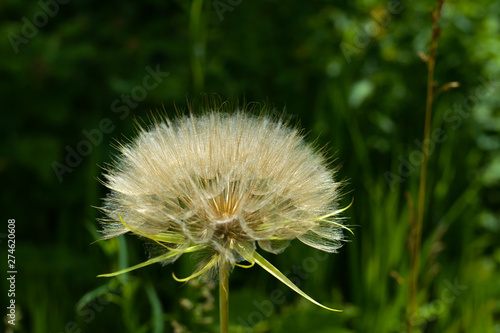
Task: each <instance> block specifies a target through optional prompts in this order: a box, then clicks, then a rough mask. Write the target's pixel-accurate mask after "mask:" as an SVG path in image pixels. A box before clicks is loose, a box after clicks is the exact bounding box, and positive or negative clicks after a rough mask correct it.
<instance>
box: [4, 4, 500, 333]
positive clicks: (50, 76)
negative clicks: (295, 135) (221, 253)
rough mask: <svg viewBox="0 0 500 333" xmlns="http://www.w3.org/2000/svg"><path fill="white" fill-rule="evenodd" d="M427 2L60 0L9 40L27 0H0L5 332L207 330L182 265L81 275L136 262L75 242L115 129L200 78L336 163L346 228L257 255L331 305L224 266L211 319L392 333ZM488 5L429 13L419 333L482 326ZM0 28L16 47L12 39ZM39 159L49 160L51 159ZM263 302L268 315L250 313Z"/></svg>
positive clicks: (493, 296)
mask: <svg viewBox="0 0 500 333" xmlns="http://www.w3.org/2000/svg"><path fill="white" fill-rule="evenodd" d="M49 2H50V1H48V2H46V3H49ZM50 3H54V2H50ZM231 3H232V4H231ZM236 3H238V4H236ZM221 4H222V5H221ZM224 5H225V7H224ZM431 5H433V2H432V1H421V2H418V1H400V2H399V1H387V2H380V1H368V0H364V1H357V2H346V1H310V2H304V1H302V2H286V3H281V2H277V1H239V2H238V1H232V2H230V1H224V0H223V1H212V2H207V1H196V0H195V1H192V2H188V1H155V0H148V1H143V2H120V3H117V2H104V3H103V2H97V1H92V0H89V1H77V0H74V1H70V2H68V3H66V4H62V3H61V4H59V6H58V9H57V10H56V12H55V13H54V15H49V14H46V16H47V17H48V19H47V23H46V24H44V25H43V26H40V27H37V32H36V33H33V36H32V37H29V38H28V37H26V36H23V31H24V32H26V31H29V28H27V27H26V25H27V23H26V22H33V17H34V15H35V16H36V15H40V14H37V13H39V12H40V11H45V12H47V9H43V8H44V7H43V6H41V5H40V3H39V2H31V3H29V4H27V3H21V2H20V1H15V0H10V1H4V2H3V3H1V4H0V13H1V14H0V16H1V17H2V20H1V23H0V32H1V34H2V35H3V36H4V37H3V39H2V43H0V53H1V54H2V61H1V62H0V73H1V75H2V80H1V81H0V88H1V89H0V98H1V101H2V110H3V111H2V117H3V119H2V122H1V125H0V126H1V133H2V141H1V142H2V144H1V145H0V156H1V157H0V179H1V183H2V185H3V191H2V194H1V202H2V207H3V212H4V216H5V217H4V219H7V218H15V219H16V221H17V230H16V232H17V239H16V245H17V247H16V249H17V251H16V259H17V266H18V268H19V272H20V273H19V275H18V280H17V285H16V289H17V290H16V302H17V303H16V304H17V305H18V313H19V314H22V318H21V320H20V323H19V324H18V325H16V327H15V328H14V332H44V333H45V332H52V333H55V332H57V333H59V332H96V333H98V332H216V331H217V329H218V319H217V318H218V315H217V310H216V309H217V301H216V300H214V299H213V297H215V296H214V295H216V294H217V293H216V289H214V287H213V286H211V285H209V286H205V285H203V284H196V283H194V284H193V283H189V284H185V285H183V284H180V283H178V282H175V281H174V280H173V279H172V278H171V273H172V272H175V273H176V275H177V276H188V275H189V274H190V273H192V271H193V268H192V265H191V264H192V263H191V262H189V260H186V259H185V258H182V260H180V261H178V262H176V263H174V264H173V265H169V266H165V267H162V266H161V265H158V264H157V265H151V266H148V267H146V268H143V269H141V270H137V271H133V272H130V273H128V274H127V276H126V277H117V278H110V279H104V278H97V277H96V276H97V275H98V274H102V273H107V272H110V271H115V270H119V269H123V268H126V267H129V266H131V265H134V264H136V263H139V262H142V261H144V260H146V259H147V258H146V255H145V254H144V249H143V247H142V242H141V241H140V240H137V239H135V238H133V237H127V236H125V237H121V238H120V241H117V240H110V241H106V242H97V243H92V242H93V241H95V240H96V239H97V238H98V237H99V236H98V234H97V233H96V232H95V230H96V229H97V228H98V226H97V223H96V222H95V219H96V218H97V217H100V213H99V212H98V211H97V210H96V209H95V208H92V207H91V206H98V205H99V204H100V203H99V201H100V199H99V198H101V197H103V196H104V195H105V190H104V188H103V186H101V185H100V184H99V182H98V181H97V180H96V178H97V177H99V176H100V173H101V170H100V168H99V166H103V165H105V164H106V163H107V162H109V161H110V158H111V155H112V154H113V153H114V150H113V148H112V147H111V143H112V142H113V141H114V140H123V138H124V137H131V136H133V135H134V119H139V121H140V120H141V119H143V120H144V121H145V122H146V123H147V119H148V117H149V116H150V114H151V111H153V113H154V110H163V109H164V110H165V112H166V113H167V114H169V115H174V114H175V113H176V111H175V110H174V104H175V105H176V106H177V107H178V108H179V110H182V109H184V108H185V106H186V97H187V98H188V99H189V100H191V99H198V100H199V99H201V98H202V97H200V93H202V92H206V93H208V94H212V93H216V94H218V95H219V96H220V97H221V98H222V99H223V100H225V99H230V100H235V99H238V98H239V99H240V100H242V99H246V100H247V101H263V100H265V99H268V100H269V101H271V102H272V103H274V105H275V106H276V109H277V113H279V112H280V109H281V108H282V107H283V106H285V105H286V112H287V114H288V115H290V116H291V117H292V121H295V120H300V122H301V125H302V126H303V127H305V128H306V130H307V132H308V138H309V139H310V140H315V139H317V143H318V146H323V145H326V146H327V149H328V154H329V155H331V156H332V159H335V162H334V163H335V164H341V165H342V167H341V168H340V170H339V176H340V177H341V178H342V179H346V180H348V184H347V185H346V187H345V190H346V195H345V196H344V198H343V199H342V203H341V205H342V206H346V205H348V204H349V202H350V201H351V199H352V197H354V204H353V206H352V207H351V208H350V209H349V210H347V211H346V212H345V215H346V216H348V217H349V219H348V220H347V223H348V224H351V225H354V226H355V227H353V230H354V232H355V236H348V237H349V240H350V242H348V243H346V244H345V246H344V247H343V248H342V249H341V250H340V252H339V254H336V255H329V256H328V257H327V259H324V260H320V259H318V258H321V257H316V256H317V253H316V252H315V251H314V250H312V249H309V248H307V247H305V246H303V245H301V244H298V243H294V244H292V246H291V247H290V248H288V249H287V250H286V251H285V252H284V253H283V254H282V255H278V256H272V255H265V256H266V259H267V260H269V261H270V262H271V263H272V264H273V265H275V266H276V267H278V268H279V269H280V270H281V271H283V272H287V271H288V274H287V276H288V277H289V278H290V279H291V280H292V281H293V282H294V283H295V284H297V285H298V287H300V288H301V289H302V290H304V291H305V292H306V293H308V294H309V295H311V297H313V298H314V299H316V300H317V301H318V302H320V303H322V304H325V305H327V306H334V307H336V306H338V305H339V304H342V308H343V309H344V312H343V313H331V312H329V311H326V310H323V309H321V308H318V307H315V306H314V305H312V304H309V302H307V301H306V300H302V299H301V297H300V296H298V295H296V294H295V293H294V292H293V291H289V290H287V289H286V287H282V286H281V285H280V282H279V281H277V280H275V279H274V278H273V277H272V276H269V275H268V274H266V272H264V271H262V270H261V269H260V270H259V269H258V268H257V267H254V268H251V269H242V268H236V269H235V270H234V271H233V272H232V274H231V277H230V291H231V293H230V306H231V307H232V308H231V311H230V324H231V329H232V330H233V331H234V332H251V331H254V332H289V333H291V332H325V333H326V332H346V333H347V332H377V333H379V332H380V333H384V332H404V331H406V330H407V323H408V314H407V307H408V302H409V288H408V278H409V274H410V273H409V258H410V255H409V250H408V246H407V242H408V239H410V237H411V235H409V225H410V221H411V219H412V217H413V213H412V212H413V211H414V205H416V200H417V186H418V179H419V166H420V165H419V163H418V159H419V152H420V151H421V148H420V145H421V144H420V143H419V142H420V141H421V140H422V137H423V127H424V110H425V88H426V75H427V73H426V68H425V65H424V63H423V62H422V61H421V60H420V58H419V57H418V55H417V54H418V52H420V51H422V52H426V50H427V45H428V43H429V41H430V20H429V8H430V6H431ZM221 6H222V7H221ZM224 8H225V10H224ZM52 9H53V8H52ZM499 15H500V3H499V2H492V1H487V0H478V1H474V2H467V1H465V2H464V1H463V2H458V1H452V2H449V3H448V2H447V3H445V5H444V9H443V17H442V19H441V22H440V26H441V27H442V29H443V31H442V36H441V38H440V41H439V43H440V44H439V48H438V53H439V54H438V59H437V65H436V75H435V79H436V81H437V87H440V86H442V85H443V84H445V83H447V82H451V81H458V82H459V83H460V87H458V88H455V89H452V90H449V91H446V92H444V93H443V94H441V95H440V96H439V97H438V98H437V100H436V102H435V104H434V114H433V122H432V126H431V128H432V129H433V130H434V129H441V130H442V133H441V134H442V135H440V136H439V137H438V136H436V137H435V140H434V141H433V150H432V154H431V155H430V162H429V173H428V186H427V189H428V191H427V199H428V201H427V203H426V205H427V206H426V214H425V218H424V226H423V244H422V261H421V267H420V284H419V293H418V301H419V312H418V315H417V316H415V317H413V318H412V319H411V320H414V321H415V322H416V323H417V324H418V327H419V329H420V331H422V332H447V333H448V332H450V333H453V332H468V333H469V332H471V333H475V332H478V333H484V332H486V333H489V332H499V331H500V326H499V324H498V318H499V316H500V284H499V281H500V247H499V246H498V240H499V239H500V210H499V207H500V111H499V110H500V99H499V98H498V96H499V92H500V76H499V74H500V43H499V40H498V35H499V33H500V24H499V21H498V17H499ZM23 17H25V18H26V19H23ZM12 33H14V34H16V35H17V36H19V38H21V37H22V38H24V41H26V43H24V42H22V43H19V44H15V43H14V44H12V38H13V37H12ZM13 45H14V46H13ZM16 49H17V52H16ZM167 72H168V75H167V74H165V73H167ZM152 73H156V76H155V75H154V74H152ZM153 86H154V87H153ZM125 95H128V96H129V97H128V101H127V97H126V96H125ZM124 96H125V97H124ZM130 96H132V97H130ZM134 96H135V98H134ZM457 110H459V111H458V112H457ZM179 112H182V111H179ZM106 119H107V120H108V121H106ZM103 120H104V122H103ZM68 149H70V150H71V151H75V153H74V154H71V153H68ZM82 152H83V153H82ZM77 155H78V156H77ZM68 161H69V162H70V163H68ZM54 162H58V163H60V165H64V166H66V169H64V168H63V169H61V166H60V165H59V167H56V171H55V170H54V165H55V164H54ZM69 164H71V165H69ZM57 170H59V171H57ZM61 170H62V171H61ZM69 170H70V171H69ZM58 175H59V176H58ZM5 232H6V231H5V229H2V230H1V231H0V237H3V235H4V234H2V233H5ZM0 240H1V241H2V242H1V245H2V249H4V248H5V247H4V244H5V243H6V242H5V241H4V238H0ZM3 253H5V251H4V252H3ZM3 257H6V256H4V255H2V258H3ZM308 258H309V259H310V258H313V259H314V258H315V259H314V260H315V262H316V265H312V261H311V260H312V259H310V260H308ZM5 260H6V259H2V269H4V268H5V267H6V262H5ZM292 278H293V279H292ZM1 284H2V290H6V289H8V288H4V287H7V282H6V281H5V280H3V282H1ZM277 290H278V291H277ZM273 295H274V296H275V297H274V301H272V300H273ZM277 295H279V297H278V296H277ZM212 296H213V297H212ZM1 297H5V296H4V294H2V296H1ZM211 297H212V298H211ZM282 300H283V302H281V301H282ZM266 301H267V302H266ZM269 302H270V303H271V304H273V307H272V311H268V310H269V307H267V308H266V307H264V308H262V306H264V305H269V304H270V303H269ZM278 303H279V304H278ZM268 312H269V315H268ZM252 314H253V317H250V319H252V320H249V316H251V315H252ZM250 322H251V323H250ZM249 323H250V324H249ZM249 325H250V326H252V325H254V328H250V327H249Z"/></svg>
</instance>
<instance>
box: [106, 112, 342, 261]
mask: <svg viewBox="0 0 500 333" xmlns="http://www.w3.org/2000/svg"><path fill="white" fill-rule="evenodd" d="M266 111H267V110H266V107H264V109H263V110H262V112H261V115H259V116H256V115H252V114H251V113H250V112H246V111H245V110H240V111H234V112H228V111H227V110H218V111H207V112H206V113H204V114H203V115H200V116H195V115H192V114H191V115H189V116H183V117H178V118H177V119H174V120H170V119H164V120H163V121H155V122H154V123H153V125H152V126H151V127H150V128H149V129H140V132H139V135H138V137H137V138H135V139H134V140H133V141H131V142H130V143H128V144H124V145H121V146H120V148H119V150H120V156H119V157H118V159H117V161H116V162H115V165H114V166H113V168H111V169H110V170H108V172H107V174H106V175H105V178H106V180H105V184H106V186H107V187H108V188H109V189H110V190H111V191H110V194H108V196H107V197H106V198H105V199H104V207H103V208H102V210H103V211H104V212H105V214H106V215H107V218H104V219H102V223H103V225H104V230H103V232H104V235H105V237H106V238H109V237H114V236H117V235H120V234H123V233H126V232H129V231H131V232H133V233H137V234H139V235H141V236H144V235H150V236H155V235H158V234H160V233H168V234H169V235H177V236H176V237H178V238H179V239H182V242H185V243H186V244H202V245H206V248H209V249H211V250H212V251H213V252H214V253H216V254H218V255H219V256H220V257H221V258H224V260H226V261H227V262H229V263H231V264H234V263H236V262H238V261H240V260H242V259H241V257H240V256H238V255H237V254H236V253H235V251H234V250H233V248H234V245H235V244H236V243H238V242H247V243H250V244H252V245H253V246H254V244H255V242H257V243H258V244H259V246H260V247H261V248H262V249H264V250H266V251H269V252H272V253H278V252H281V251H282V250H284V248H285V247H286V246H287V245H288V243H289V241H290V240H292V239H294V238H298V239H299V240H300V241H302V242H303V243H305V244H307V245H310V246H312V247H315V248H317V249H320V250H323V251H327V252H335V251H336V249H338V248H339V247H340V241H341V240H342V232H341V228H340V227H341V225H339V223H338V222H333V219H334V218H335V217H334V216H333V215H334V214H335V212H336V211H337V208H338V207H337V200H338V198H339V185H340V183H339V182H336V181H335V180H334V171H333V170H332V169H331V168H330V167H329V166H328V163H327V161H326V159H325V157H324V156H323V155H322V154H320V153H319V152H317V151H316V150H315V149H314V148H313V147H312V146H311V145H310V144H308V143H306V142H305V141H304V139H303V136H302V134H301V133H300V131H299V130H297V129H296V128H293V127H290V126H288V124H287V123H286V122H284V121H282V120H280V119H275V118H273V117H271V116H268V115H266ZM120 218H121V219H122V220H123V223H122V221H120ZM182 242H179V241H178V242H175V244H172V246H177V247H178V246H180V245H179V244H180V243H182Z"/></svg>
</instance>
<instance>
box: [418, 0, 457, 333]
mask: <svg viewBox="0 0 500 333" xmlns="http://www.w3.org/2000/svg"><path fill="white" fill-rule="evenodd" d="M443 4H444V0H437V6H436V8H435V9H431V22H432V37H431V45H430V48H429V54H428V55H426V54H424V53H422V52H421V53H419V56H420V58H421V59H422V61H424V62H425V64H426V65H427V96H426V103H425V125H424V141H423V142H424V144H423V148H422V164H421V166H420V182H419V188H418V205H417V215H416V220H415V216H414V213H413V211H412V208H411V207H412V204H410V205H409V207H410V238H409V242H408V243H409V244H408V246H409V249H410V275H411V278H410V303H409V304H410V307H409V321H408V322H409V332H410V333H411V332H412V331H413V329H414V328H415V320H413V318H415V317H416V315H417V307H418V304H417V302H418V300H417V291H418V277H419V272H420V253H421V245H422V225H423V223H424V212H425V194H426V181H427V166H428V161H429V150H430V143H431V138H430V135H431V120H432V105H433V102H434V100H435V99H436V97H437V96H439V95H440V94H441V93H443V92H445V91H447V90H449V89H452V88H456V87H458V82H449V83H446V84H444V85H443V86H442V87H440V88H439V90H437V91H435V89H436V83H435V82H434V70H435V66H436V58H437V47H438V40H439V37H440V35H441V29H440V28H439V26H438V24H439V19H440V18H441V10H442V7H443ZM410 203H411V199H410Z"/></svg>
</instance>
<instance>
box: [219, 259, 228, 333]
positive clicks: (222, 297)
mask: <svg viewBox="0 0 500 333" xmlns="http://www.w3.org/2000/svg"><path fill="white" fill-rule="evenodd" d="M219 310H220V332H221V333H229V267H228V265H227V263H225V262H223V261H222V260H220V261H219Z"/></svg>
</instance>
